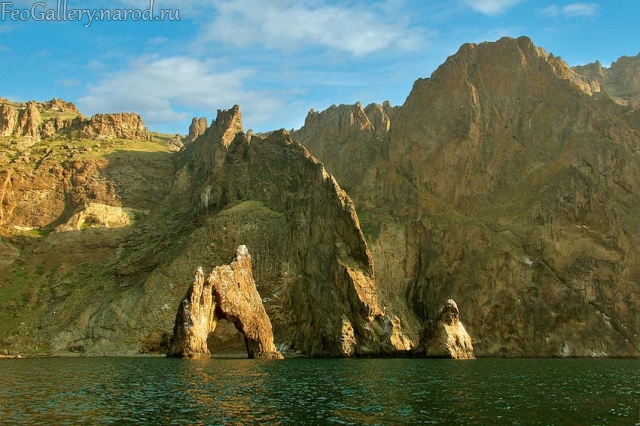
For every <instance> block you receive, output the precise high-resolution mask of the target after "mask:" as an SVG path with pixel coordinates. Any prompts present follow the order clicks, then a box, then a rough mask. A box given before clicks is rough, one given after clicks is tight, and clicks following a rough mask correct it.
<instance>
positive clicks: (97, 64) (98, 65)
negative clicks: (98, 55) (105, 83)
mask: <svg viewBox="0 0 640 426" xmlns="http://www.w3.org/2000/svg"><path fill="white" fill-rule="evenodd" d="M105 67H106V65H105V64H104V63H103V62H101V61H98V60H96V59H93V60H91V61H89V63H88V64H87V69H88V70H90V71H99V70H102V69H104V68H105Z"/></svg>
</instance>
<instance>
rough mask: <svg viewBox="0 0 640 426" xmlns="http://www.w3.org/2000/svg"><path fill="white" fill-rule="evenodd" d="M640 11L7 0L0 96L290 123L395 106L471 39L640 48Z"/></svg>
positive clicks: (569, 6)
mask: <svg viewBox="0 0 640 426" xmlns="http://www.w3.org/2000/svg"><path fill="white" fill-rule="evenodd" d="M162 13H164V19H163V18H162ZM107 18H111V19H110V20H107ZM150 18H151V19H150ZM639 22H640V5H638V2H637V1H636V0H629V1H626V0H625V1H618V2H605V1H604V0H600V1H593V2H575V1H560V0H557V1H532V0H446V1H439V0H436V1H413V0H378V1H359V0H342V1H334V0H271V1H257V0H200V1H195V0H109V1H105V0H94V1H78V0H44V1H37V0H14V1H12V2H9V1H4V0H0V64H2V67H1V71H0V97H5V98H9V99H11V100H14V101H28V100H38V101H45V100H49V99H52V98H54V97H56V98H61V99H64V100H67V101H73V102H75V103H76V104H77V106H78V107H79V109H80V111H81V112H82V113H83V114H85V115H87V116H90V115H93V114H96V113H109V112H137V113H139V114H140V115H142V117H143V119H144V121H145V124H146V125H147V127H149V128H150V129H151V130H153V131H159V132H163V133H180V134H186V133H187V131H188V126H189V124H190V122H191V119H192V117H194V116H197V117H206V118H207V119H208V120H209V121H211V120H212V119H214V118H215V116H216V111H217V110H218V109H228V108H231V107H232V106H233V105H235V104H238V105H240V109H241V111H242V115H243V123H244V127H245V129H250V128H251V129H254V130H255V131H257V132H260V131H268V130H274V129H280V128H286V129H291V128H299V127H301V126H302V125H303V124H304V119H305V117H306V115H307V113H308V111H309V110H310V109H315V110H319V111H321V110H324V109H326V108H328V107H329V106H331V105H332V104H336V105H338V104H353V103H355V102H357V101H360V102H362V104H363V105H366V104H369V103H371V102H378V103H382V102H383V101H385V100H388V101H390V102H391V104H392V105H401V104H402V103H403V102H404V101H405V99H406V97H407V96H408V94H409V92H410V90H411V87H412V85H413V82H414V81H415V80H416V79H418V78H425V77H429V76H430V75H431V73H432V72H433V71H435V70H436V68H437V67H438V66H439V65H440V64H442V63H443V62H444V61H445V60H446V58H447V57H448V56H450V55H453V54H455V53H456V51H457V50H458V49H459V48H460V46H461V45H462V44H464V43H480V42H483V41H495V40H497V39H499V38H501V37H503V36H509V37H519V36H522V35H525V36H528V37H530V38H531V39H532V40H533V41H534V43H535V44H536V46H539V47H542V48H544V49H545V50H547V51H548V52H551V53H553V54H554V55H556V56H561V57H562V58H563V59H564V60H565V61H567V62H568V63H569V65H572V66H573V65H582V64H585V63H589V62H594V61H596V60H599V61H600V62H601V63H602V64H603V65H605V66H610V64H611V62H612V61H615V60H617V59H618V58H619V57H621V56H625V55H626V56H635V55H637V54H638V53H639V52H640V31H639V30H638V23H639Z"/></svg>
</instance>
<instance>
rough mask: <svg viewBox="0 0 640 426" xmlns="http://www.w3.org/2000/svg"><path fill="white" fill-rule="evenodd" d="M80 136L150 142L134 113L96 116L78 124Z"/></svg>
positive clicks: (139, 119) (139, 118)
mask: <svg viewBox="0 0 640 426" xmlns="http://www.w3.org/2000/svg"><path fill="white" fill-rule="evenodd" d="M80 136H81V137H83V138H120V139H144V140H151V134H150V133H149V130H148V129H147V128H146V127H145V125H144V123H143V121H142V118H141V117H140V116H139V115H138V114H134V113H117V114H96V115H94V116H93V117H91V118H90V119H88V120H84V121H83V122H82V123H81V124H80Z"/></svg>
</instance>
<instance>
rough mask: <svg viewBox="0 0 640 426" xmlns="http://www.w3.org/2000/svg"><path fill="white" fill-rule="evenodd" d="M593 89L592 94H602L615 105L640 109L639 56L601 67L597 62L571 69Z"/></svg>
mask: <svg viewBox="0 0 640 426" xmlns="http://www.w3.org/2000/svg"><path fill="white" fill-rule="evenodd" d="M573 70H574V71H575V72H576V73H577V74H579V75H581V76H583V77H584V78H585V80H586V81H587V82H588V83H589V84H590V85H591V86H592V87H593V91H594V92H596V93H597V92H602V93H605V94H607V95H608V96H610V97H611V98H612V99H614V100H615V101H616V102H617V103H619V104H622V105H630V106H632V107H633V109H637V108H638V107H640V55H637V56H632V57H628V56H623V57H621V58H620V59H618V60H617V61H614V62H613V63H611V67H609V68H606V67H603V66H602V64H601V63H600V62H599V61H596V62H594V63H592V64H587V65H581V66H576V67H573Z"/></svg>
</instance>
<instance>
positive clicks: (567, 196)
mask: <svg viewBox="0 0 640 426" xmlns="http://www.w3.org/2000/svg"><path fill="white" fill-rule="evenodd" d="M340 108H342V109H343V110H344V111H345V112H346V111H356V112H353V114H354V116H357V117H362V116H363V114H362V108H361V107H360V106H359V105H355V106H351V107H350V106H342V107H338V109H340ZM628 108H629V107H628V106H620V105H618V104H617V103H616V102H615V99H612V98H611V97H608V96H601V94H600V95H598V93H597V92H596V91H594V90H593V88H592V86H590V85H589V83H588V79H586V78H585V77H584V76H581V75H579V74H578V73H577V72H576V71H574V70H571V68H569V67H568V66H567V65H566V64H565V63H564V62H562V61H561V60H560V59H558V58H557V57H554V56H553V55H551V54H548V53H547V52H545V51H543V50H542V49H539V48H537V47H535V46H534V45H533V43H532V42H531V40H529V39H527V38H524V37H523V38H519V39H517V40H516V39H509V38H505V39H501V40H499V41H498V42H495V43H483V44H480V45H476V44H467V45H464V46H462V47H461V49H460V50H459V52H458V53H457V54H455V55H453V56H452V57H450V58H449V59H448V60H447V61H446V62H445V63H444V64H443V65H442V66H441V67H440V68H438V70H436V71H435V72H434V73H433V75H432V76H431V77H430V78H428V79H419V80H418V81H416V83H415V84H414V87H413V89H412V91H411V93H410V95H409V97H408V98H407V100H406V102H405V103H404V104H403V105H402V106H400V107H399V108H398V109H397V110H395V111H394V112H393V114H392V115H391V116H390V126H389V131H388V132H387V134H386V136H383V137H379V136H374V135H373V132H372V131H371V130H370V126H362V125H361V124H360V121H357V120H354V121H353V123H352V124H349V126H350V129H345V128H344V123H345V121H339V120H338V121H336V120H335V119H333V118H332V119H329V117H330V116H334V115H332V113H331V111H333V110H334V109H333V108H330V109H329V110H328V111H327V113H326V114H325V116H326V119H325V120H324V122H323V123H318V122H317V119H316V118H317V117H320V116H322V114H317V113H311V114H310V117H308V119H307V122H306V123H305V126H304V127H303V128H302V129H300V131H298V132H295V133H294V138H298V139H299V140H300V141H301V142H302V143H303V144H304V145H305V146H306V147H308V148H309V150H310V152H311V153H312V154H314V155H316V156H317V157H318V158H319V159H320V160H321V161H323V162H324V164H325V165H326V167H327V169H328V170H329V172H331V173H333V174H334V175H335V176H336V179H337V180H338V181H339V182H340V183H341V184H342V185H343V186H344V187H345V188H347V191H348V193H349V194H350V196H351V197H352V198H353V200H354V202H355V206H356V209H357V211H358V214H359V215H360V219H361V224H362V227H363V230H364V231H365V236H366V237H367V241H368V243H369V247H371V250H372V253H373V255H374V259H375V261H376V266H377V276H376V279H377V284H378V287H379V289H380V291H381V293H383V294H384V293H386V294H391V295H394V296H392V306H393V309H394V312H400V313H401V315H400V318H401V319H402V320H403V322H409V323H410V322H411V321H412V320H411V318H412V317H417V320H418V321H419V322H425V321H429V320H430V319H432V318H433V317H434V316H436V315H437V312H438V303H439V301H440V300H443V299H447V298H450V297H452V298H455V299H456V300H457V301H459V302H461V303H462V304H463V305H464V306H465V307H467V308H468V311H467V313H466V316H465V317H466V318H467V320H466V324H467V329H468V330H469V332H470V334H471V335H472V336H473V337H474V339H475V341H474V348H475V350H476V353H477V354H478V355H481V356H495V355H508V356H554V355H558V354H566V353H567V351H564V349H563V348H570V350H569V351H568V353H569V354H571V355H576V356H592V355H600V356H601V355H614V354H615V355H621V356H627V355H629V356H637V355H638V354H639V348H640V342H639V340H638V336H637V335H636V334H635V332H633V331H632V330H636V329H637V328H638V325H639V324H638V316H637V306H638V303H639V302H640V300H638V297H639V295H638V292H637V286H636V282H637V271H638V270H640V269H639V266H640V264H639V263H638V258H639V257H638V251H637V247H638V244H637V242H638V241H637V239H638V232H637V231H638V224H637V221H636V220H635V219H634V213H633V211H634V207H632V206H636V205H638V203H639V202H640V199H638V195H637V194H639V193H640V192H638V189H640V188H637V185H638V184H637V182H639V180H638V177H639V175H638V174H639V172H640V162H639V159H638V157H637V152H638V144H639V139H638V135H637V133H636V132H635V131H634V130H633V129H631V128H630V127H629V126H628V125H627V124H626V123H625V122H624V121H623V120H622V119H621V118H623V117H624V116H625V115H626V114H629V111H628ZM341 134H342V135H345V136H339V135H341ZM329 135H331V136H329ZM334 135H335V136H334ZM346 135H349V136H346ZM355 152H357V153H358V155H352V153H355ZM342 153H350V155H349V157H348V158H349V161H348V162H347V161H346V160H345V157H344V156H343V154H342ZM354 170H358V172H354Z"/></svg>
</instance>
